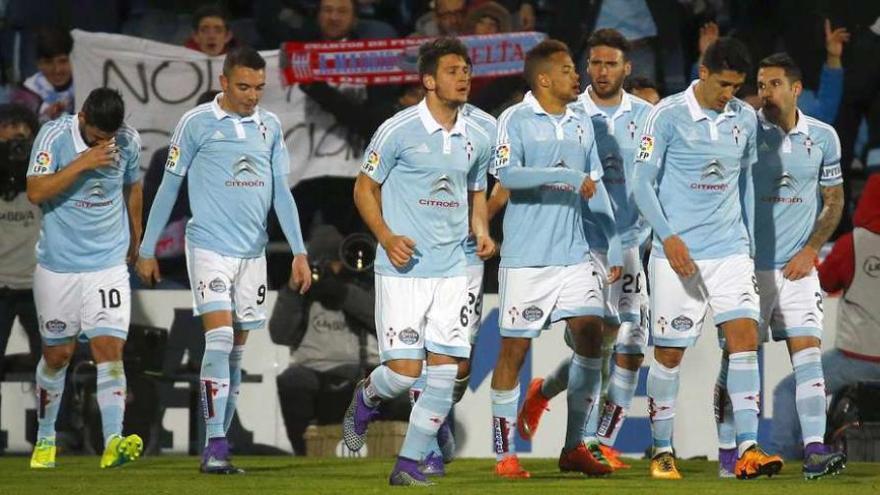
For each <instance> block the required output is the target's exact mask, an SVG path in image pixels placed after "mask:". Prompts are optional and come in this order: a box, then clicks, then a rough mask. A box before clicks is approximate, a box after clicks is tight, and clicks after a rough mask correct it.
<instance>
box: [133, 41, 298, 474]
mask: <svg viewBox="0 0 880 495" xmlns="http://www.w3.org/2000/svg"><path fill="white" fill-rule="evenodd" d="M265 67H266V61H265V60H263V57H261V56H260V54H259V53H257V52H256V51H255V50H254V49H252V48H249V47H241V48H235V49H233V50H231V51H230V52H229V53H228V54H227V55H226V59H225V60H224V62H223V73H222V74H221V75H220V87H221V88H222V89H223V92H222V93H220V94H218V95H217V97H216V98H215V99H214V100H213V101H211V102H210V103H205V104H203V105H199V106H197V107H195V108H194V109H192V110H190V111H189V112H187V113H185V114H184V115H183V117H182V118H181V119H180V122H178V124H177V127H176V128H175V130H174V134H172V136H171V144H170V145H169V148H168V162H167V163H166V165H165V176H164V177H163V178H162V184H161V185H160V186H159V190H158V192H157V193H156V199H155V200H154V202H153V208H152V209H151V210H150V217H149V220H148V222H147V230H146V232H145V233H144V240H143V243H142V244H141V248H140V259H139V260H138V265H137V270H138V275H139V276H140V277H141V279H142V280H143V281H144V282H145V283H147V284H153V283H154V282H156V281H158V280H159V279H160V273H159V266H158V264H157V262H156V258H155V248H156V241H157V239H158V237H159V234H160V233H161V231H162V229H163V228H164V227H165V224H166V223H167V222H168V217H169V215H170V214H171V208H172V206H173V205H174V202H175V200H176V199H177V193H178V191H179V190H180V184H181V182H183V178H184V176H186V175H187V174H189V198H190V199H189V201H190V206H191V208H192V212H193V217H192V219H191V220H190V221H189V224H188V225H187V229H186V242H187V252H186V260H187V267H188V270H189V275H190V283H191V285H192V293H193V302H194V306H195V308H194V311H193V312H194V313H195V314H196V315H200V316H201V318H202V326H203V327H204V330H205V354H204V357H203V358H202V368H201V372H200V373H199V380H200V382H201V402H202V408H203V413H204V417H205V433H206V437H207V446H206V447H205V450H204V452H203V453H202V461H201V466H200V470H201V471H202V472H203V473H210V474H238V473H242V472H243V471H242V470H240V469H238V468H236V467H234V466H233V465H232V463H231V460H230V455H229V444H228V442H227V440H226V432H227V431H228V430H229V425H230V424H231V423H232V418H233V416H234V415H235V404H236V401H237V399H238V394H239V387H240V385H241V361H242V355H243V353H244V346H245V343H246V342H247V338H248V334H249V332H250V331H251V330H257V329H259V328H262V327H263V325H264V324H265V322H266V306H265V302H266V256H265V247H266V240H267V234H266V216H267V215H268V213H269V208H270V207H273V208H274V209H275V214H276V215H277V216H278V221H279V223H280V224H281V230H282V231H283V232H284V236H285V237H286V238H287V242H288V243H290V246H291V251H292V252H293V255H294V256H293V262H292V264H291V270H292V274H293V281H294V283H295V284H296V285H298V287H297V288H298V289H299V291H300V293H305V292H306V291H307V290H308V289H309V286H310V285H311V271H310V270H309V263H308V259H307V258H306V250H305V245H304V244H303V239H302V234H301V232H300V226H299V219H298V214H297V209H296V203H295V202H294V200H293V196H291V194H290V188H289V187H288V185H287V175H288V173H289V172H290V163H289V155H288V152H287V147H286V146H285V144H284V132H283V129H282V127H281V122H280V121H279V120H278V117H277V116H275V114H273V113H272V112H269V111H267V110H265V109H263V108H261V107H259V106H258V103H259V101H260V97H261V96H262V94H263V88H264V87H265V84H266V71H265Z"/></svg>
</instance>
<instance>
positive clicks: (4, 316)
mask: <svg viewBox="0 0 880 495" xmlns="http://www.w3.org/2000/svg"><path fill="white" fill-rule="evenodd" d="M38 128H39V124H38V123H37V116H36V115H34V113H33V112H31V111H30V110H28V109H27V108H26V107H24V106H22V105H16V104H8V105H0V226H2V227H0V228H2V230H3V235H0V374H2V373H3V372H4V371H5V368H6V366H5V363H4V362H3V361H4V359H3V356H4V355H5V354H6V345H7V343H8V342H9V336H10V333H11V331H12V323H13V322H14V321H15V317H16V316H17V317H18V318H19V321H20V322H21V326H22V327H24V330H25V332H27V338H28V347H29V349H30V356H29V358H30V359H29V360H28V364H29V365H30V366H31V368H32V367H33V365H35V364H36V362H37V359H39V355H40V333H39V329H38V328H37V326H38V325H37V313H36V309H35V307H34V294H33V290H32V289H33V276H34V267H35V265H36V255H35V252H34V246H35V245H36V243H37V239H38V238H39V236H40V218H41V213H40V208H39V207H38V206H35V205H33V204H31V203H30V201H28V199H27V194H25V188H26V184H27V182H26V180H25V174H26V173H27V166H28V159H29V158H30V154H31V147H32V145H33V140H34V136H35V135H36V133H37V129H38Z"/></svg>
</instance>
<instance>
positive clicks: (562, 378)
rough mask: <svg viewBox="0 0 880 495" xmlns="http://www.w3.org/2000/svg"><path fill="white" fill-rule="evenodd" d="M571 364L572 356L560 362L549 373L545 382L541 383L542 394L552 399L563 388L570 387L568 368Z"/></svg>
mask: <svg viewBox="0 0 880 495" xmlns="http://www.w3.org/2000/svg"><path fill="white" fill-rule="evenodd" d="M569 366H571V358H570V357H567V358H565V359H563V360H562V361H560V362H559V365H557V366H556V369H554V370H553V371H552V372H551V373H550V374H549V375H547V376H546V377H544V384H543V385H541V395H543V396H544V397H546V398H547V400H550V399H552V398H554V397H556V396H557V395H559V394H560V393H562V391H563V390H565V389H566V388H568V368H569Z"/></svg>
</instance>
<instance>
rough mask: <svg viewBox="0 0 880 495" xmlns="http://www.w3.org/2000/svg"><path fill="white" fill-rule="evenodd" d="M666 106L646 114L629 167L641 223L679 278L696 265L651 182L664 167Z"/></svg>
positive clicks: (685, 275) (692, 271) (666, 138)
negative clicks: (651, 232) (648, 228)
mask: <svg viewBox="0 0 880 495" xmlns="http://www.w3.org/2000/svg"><path fill="white" fill-rule="evenodd" d="M665 108H666V107H662V106H657V107H654V109H653V110H651V113H650V114H648V119H647V121H646V124H645V131H644V133H643V134H642V137H641V139H640V140H639V148H638V151H636V156H635V164H634V165H633V197H634V199H635V201H636V206H638V208H639V211H640V212H642V216H643V217H644V218H645V220H647V221H648V223H649V224H651V227H652V228H653V229H654V233H655V234H656V235H657V237H659V238H660V240H661V241H662V242H663V253H664V254H665V255H666V259H667V260H669V265H670V266H671V267H672V269H673V270H675V273H677V274H678V275H679V276H680V277H690V276H691V275H693V274H694V273H696V265H695V264H694V262H693V260H692V259H691V255H690V251H689V250H688V248H687V245H685V243H684V241H682V240H681V237H679V236H678V234H676V232H675V231H674V230H673V229H672V226H671V225H670V224H669V220H668V219H667V218H666V214H665V213H663V207H662V206H660V199H659V198H658V197H657V191H656V190H655V189H654V183H655V182H656V180H657V176H658V175H659V173H660V170H661V167H663V166H665V165H664V158H665V155H666V146H667V142H668V137H669V133H668V131H667V129H666V125H665V122H664V121H663V115H662V114H661V112H662V111H663V110H664V109H665Z"/></svg>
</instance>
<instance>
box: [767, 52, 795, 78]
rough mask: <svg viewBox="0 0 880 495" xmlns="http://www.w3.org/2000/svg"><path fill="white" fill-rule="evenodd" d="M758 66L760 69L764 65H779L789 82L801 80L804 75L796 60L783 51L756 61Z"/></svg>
mask: <svg viewBox="0 0 880 495" xmlns="http://www.w3.org/2000/svg"><path fill="white" fill-rule="evenodd" d="M758 67H759V68H761V69H763V68H765V67H779V68H780V69H782V70H783V71H785V77H787V78H788V82H790V83H793V82H797V81H801V80H803V77H804V74H803V72H801V68H800V67H798V64H797V62H795V61H794V59H793V58H791V55H789V54H787V53H785V52H780V53H774V54H773V55H770V56H769V57H766V58H765V59H764V60H761V61H760V62H759V63H758Z"/></svg>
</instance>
